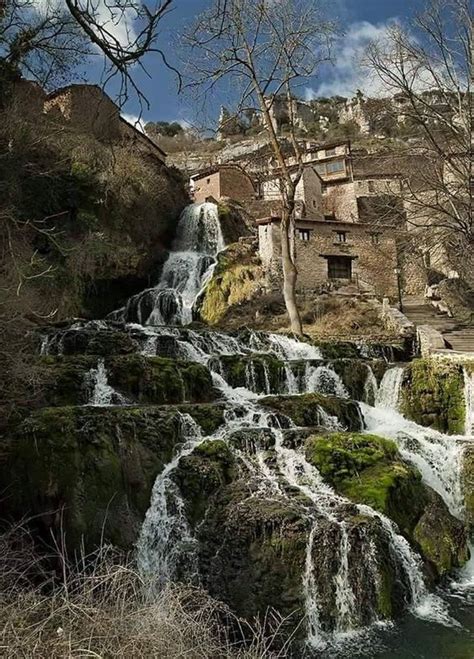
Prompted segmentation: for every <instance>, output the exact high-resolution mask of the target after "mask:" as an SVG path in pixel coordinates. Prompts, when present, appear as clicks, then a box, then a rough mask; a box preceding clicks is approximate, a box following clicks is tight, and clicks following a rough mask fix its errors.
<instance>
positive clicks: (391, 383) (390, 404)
mask: <svg viewBox="0 0 474 659" xmlns="http://www.w3.org/2000/svg"><path fill="white" fill-rule="evenodd" d="M403 373H404V369H403V367H401V366H395V367H393V368H389V369H388V370H387V371H385V373H384V376H383V378H382V382H381V383H380V387H379V389H378V392H377V396H376V399H375V405H376V407H382V408H385V409H388V410H395V411H396V410H398V402H399V399H400V390H401V387H402V382H403Z"/></svg>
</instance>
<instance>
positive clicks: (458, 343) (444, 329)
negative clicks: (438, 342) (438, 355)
mask: <svg viewBox="0 0 474 659" xmlns="http://www.w3.org/2000/svg"><path fill="white" fill-rule="evenodd" d="M403 313H404V314H405V316H406V317H407V318H408V319H409V320H411V321H412V323H414V324H415V325H430V326H431V327H433V328H434V329H436V330H438V332H441V334H442V335H443V338H444V340H445V341H446V343H447V345H448V347H449V348H451V349H452V350H455V351H456V352H473V353H474V325H468V324H466V323H462V322H461V321H459V320H456V318H449V316H448V315H447V314H444V313H440V312H439V311H437V310H436V309H435V308H434V307H433V306H432V305H431V304H430V303H429V302H427V301H426V300H425V298H423V297H406V298H405V299H404V300H403Z"/></svg>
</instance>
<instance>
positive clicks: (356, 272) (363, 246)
mask: <svg viewBox="0 0 474 659" xmlns="http://www.w3.org/2000/svg"><path fill="white" fill-rule="evenodd" d="M341 233H344V234H345V240H346V242H344V243H340V242H338V236H339V234H341ZM376 233H377V239H376V241H377V242H374V239H373V234H374V231H370V230H368V229H367V227H364V226H363V225H356V224H354V225H353V224H348V223H342V222H324V221H323V222H319V221H314V220H313V221H312V220H309V219H308V220H301V221H299V222H297V224H296V233H295V258H296V265H297V268H298V287H299V289H307V290H315V289H317V288H319V287H320V286H321V285H323V284H326V283H327V282H328V281H330V279H329V271H328V263H329V259H330V258H331V257H345V259H350V260H351V275H352V276H351V280H352V282H354V283H356V284H358V285H359V287H360V289H361V290H362V291H368V292H373V293H374V294H375V295H378V296H381V297H388V298H390V299H392V300H395V299H396V298H397V295H398V290H397V276H396V274H395V272H394V270H395V268H396V266H397V247H396V240H395V236H394V235H393V234H392V233H391V232H390V231H389V230H383V229H380V228H378V229H377V232H376ZM259 249H260V257H261V259H262V263H263V264H264V266H265V267H266V268H267V269H268V270H269V271H271V275H270V278H271V280H272V281H273V282H274V281H276V280H278V277H279V276H280V271H281V265H280V255H281V250H280V235H279V223H278V221H277V220H273V221H268V222H266V223H263V222H262V223H261V224H260V225H259ZM335 281H336V280H335ZM341 281H342V283H344V281H343V280H341ZM346 283H348V282H346Z"/></svg>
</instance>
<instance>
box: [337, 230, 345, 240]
mask: <svg viewBox="0 0 474 659" xmlns="http://www.w3.org/2000/svg"><path fill="white" fill-rule="evenodd" d="M336 242H337V243H345V242H347V231H336Z"/></svg>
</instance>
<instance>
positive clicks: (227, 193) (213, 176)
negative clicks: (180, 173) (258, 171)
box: [190, 164, 256, 203]
mask: <svg viewBox="0 0 474 659" xmlns="http://www.w3.org/2000/svg"><path fill="white" fill-rule="evenodd" d="M190 187H191V194H192V196H193V198H194V201H196V202H198V203H202V202H203V201H206V199H208V198H209V197H211V198H213V199H216V200H219V199H221V198H222V197H230V198H231V199H234V200H235V201H247V200H252V199H255V197H256V193H255V187H254V184H253V181H252V179H251V178H250V176H249V175H248V174H247V173H246V172H245V171H244V170H243V169H242V168H241V167H239V166H238V165H231V164H229V165H215V166H214V167H209V168H208V169H204V170H201V171H200V172H197V173H196V174H194V175H193V176H191V179H190Z"/></svg>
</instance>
